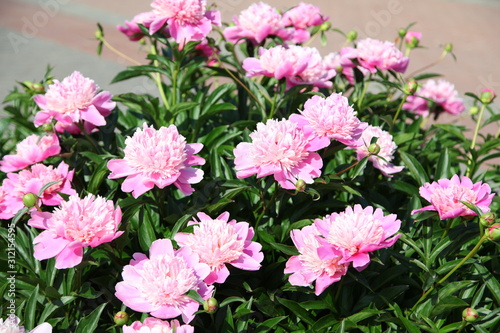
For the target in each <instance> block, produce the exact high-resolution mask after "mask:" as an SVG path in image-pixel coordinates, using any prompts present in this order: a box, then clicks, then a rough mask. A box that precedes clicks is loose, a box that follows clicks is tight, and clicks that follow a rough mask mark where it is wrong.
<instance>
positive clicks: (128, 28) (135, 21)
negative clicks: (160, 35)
mask: <svg viewBox="0 0 500 333" xmlns="http://www.w3.org/2000/svg"><path fill="white" fill-rule="evenodd" d="M155 17H156V15H155V14H154V13H153V12H152V11H150V12H144V13H140V14H137V15H136V16H134V17H133V18H132V21H125V26H121V25H118V26H117V27H116V28H117V29H118V30H120V31H121V32H122V33H124V34H125V35H126V36H127V37H128V38H129V39H130V40H131V41H133V42H137V41H139V40H141V39H142V38H143V37H144V36H145V35H144V33H143V32H142V30H141V29H140V28H139V24H142V25H143V26H144V27H146V28H149V26H150V25H151V23H152V22H153V21H154V19H155Z"/></svg>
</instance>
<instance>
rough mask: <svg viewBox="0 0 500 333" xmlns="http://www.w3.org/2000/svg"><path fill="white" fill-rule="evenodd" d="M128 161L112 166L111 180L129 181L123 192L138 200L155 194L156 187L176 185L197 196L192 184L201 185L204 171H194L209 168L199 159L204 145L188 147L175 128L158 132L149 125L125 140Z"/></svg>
mask: <svg viewBox="0 0 500 333" xmlns="http://www.w3.org/2000/svg"><path fill="white" fill-rule="evenodd" d="M125 145H126V146H125V149H124V150H123V151H124V153H125V157H124V158H123V159H114V160H110V161H109V162H108V169H109V170H111V174H110V175H109V176H108V178H111V179H116V178H122V177H127V178H126V179H125V181H124V182H123V184H122V191H123V192H132V195H133V196H134V198H137V197H139V196H140V195H141V194H143V193H145V192H147V191H149V190H151V189H152V188H153V187H154V186H155V185H156V186H158V187H159V188H164V187H165V186H167V185H171V184H174V185H175V186H176V187H177V188H178V189H179V190H181V191H182V193H184V194H185V195H190V194H191V193H193V191H194V189H193V188H192V187H191V184H196V183H198V182H200V181H201V180H202V178H203V171H202V170H200V169H195V168H192V166H193V165H203V164H205V159H203V158H201V157H199V156H195V155H194V154H196V153H198V152H199V151H200V150H201V149H202V148H203V145H202V144H201V143H189V144H188V143H186V139H185V138H184V137H183V136H182V135H180V134H179V132H178V131H177V127H175V125H170V126H169V127H161V128H160V129H159V130H155V129H154V128H153V126H151V127H148V126H147V125H146V124H144V125H143V128H142V129H140V128H138V129H137V131H136V132H135V133H134V135H133V136H132V137H128V138H127V139H126V140H125Z"/></svg>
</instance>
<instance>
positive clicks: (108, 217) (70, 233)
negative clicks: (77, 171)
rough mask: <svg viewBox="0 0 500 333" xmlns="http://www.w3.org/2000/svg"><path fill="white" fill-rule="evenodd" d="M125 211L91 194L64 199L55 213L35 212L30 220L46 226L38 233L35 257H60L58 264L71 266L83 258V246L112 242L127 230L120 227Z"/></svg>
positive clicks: (32, 222)
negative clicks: (119, 229) (121, 229)
mask: <svg viewBox="0 0 500 333" xmlns="http://www.w3.org/2000/svg"><path fill="white" fill-rule="evenodd" d="M121 218H122V213H121V209H120V207H116V208H114V205H113V201H111V200H106V199H105V198H103V197H100V196H94V195H92V194H88V195H87V196H86V197H85V198H83V199H80V198H79V197H77V196H76V195H72V196H70V197H69V200H68V201H63V202H62V203H61V206H60V207H56V208H55V209H54V211H53V212H52V213H46V212H38V211H35V212H32V213H31V219H30V220H29V221H28V224H29V225H30V226H32V227H35V228H38V229H45V231H43V232H42V233H41V234H40V235H38V236H37V237H35V239H34V240H33V243H34V244H36V245H35V254H34V256H35V258H36V259H38V260H43V259H49V258H53V257H55V258H56V266H55V267H56V268H58V269H62V268H70V267H74V266H76V265H78V264H79V263H81V262H82V258H83V248H84V247H87V246H91V247H96V246H99V245H101V244H102V243H107V242H111V241H112V240H113V239H115V238H117V237H118V236H120V235H121V234H122V233H123V231H117V229H118V225H119V224H120V221H121Z"/></svg>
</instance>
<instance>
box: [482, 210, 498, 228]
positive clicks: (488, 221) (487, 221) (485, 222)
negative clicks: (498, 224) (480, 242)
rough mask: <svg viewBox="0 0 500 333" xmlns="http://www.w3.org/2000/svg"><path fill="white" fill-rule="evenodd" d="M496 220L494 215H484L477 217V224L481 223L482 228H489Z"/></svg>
mask: <svg viewBox="0 0 500 333" xmlns="http://www.w3.org/2000/svg"><path fill="white" fill-rule="evenodd" d="M496 219H497V216H496V215H495V213H484V214H482V215H481V216H480V217H479V223H481V225H482V226H483V227H489V226H491V225H493V223H495V221H496Z"/></svg>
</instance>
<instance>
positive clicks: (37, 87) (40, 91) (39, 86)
mask: <svg viewBox="0 0 500 333" xmlns="http://www.w3.org/2000/svg"><path fill="white" fill-rule="evenodd" d="M31 89H32V90H33V91H34V92H35V93H37V94H43V93H44V92H45V88H44V87H43V84H41V83H33V86H32V87H31Z"/></svg>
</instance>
